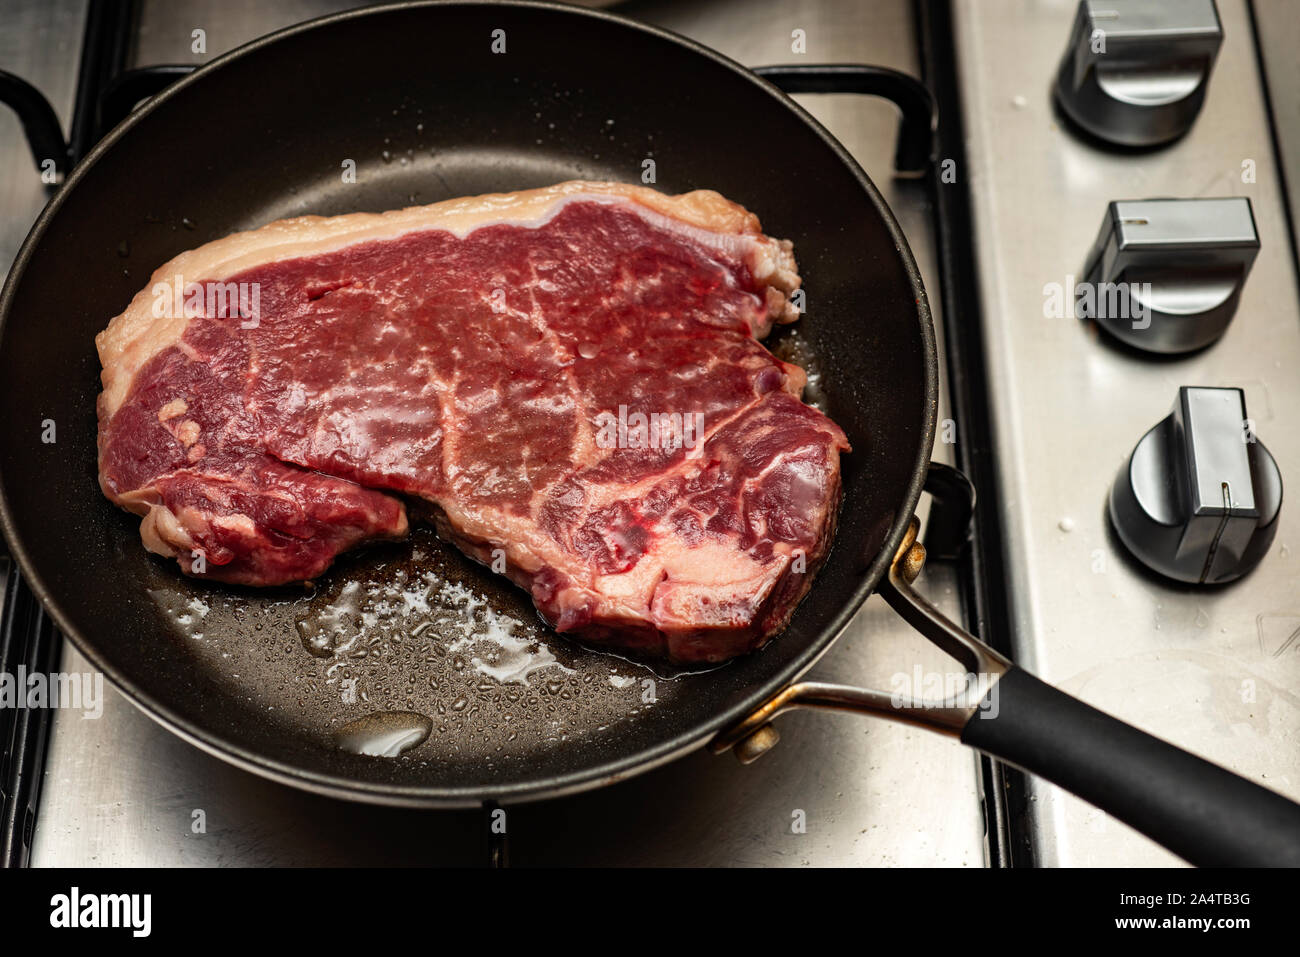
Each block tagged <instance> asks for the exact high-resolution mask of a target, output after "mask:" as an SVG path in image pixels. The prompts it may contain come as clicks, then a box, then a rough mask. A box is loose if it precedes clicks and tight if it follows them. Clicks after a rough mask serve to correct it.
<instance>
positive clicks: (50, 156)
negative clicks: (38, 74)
mask: <svg viewBox="0 0 1300 957" xmlns="http://www.w3.org/2000/svg"><path fill="white" fill-rule="evenodd" d="M0 103H6V104H8V105H9V106H10V107H11V108H12V109H13V111H14V112H15V113H17V114H18V121H19V123H21V124H22V127H23V133H24V134H25V135H26V137H27V145H28V147H29V148H30V149H31V151H32V158H33V159H34V160H35V161H36V169H37V170H38V171H39V172H42V173H44V172H45V169H44V164H45V163H46V162H47V161H50V160H53V161H54V169H55V172H56V174H57V176H58V177H59V179H61V178H62V177H63V176H64V175H66V174H67V172H68V167H69V165H70V162H69V160H70V154H69V152H68V142H67V140H65V139H64V138H63V129H62V127H60V126H59V118H58V116H57V115H56V114H55V112H54V107H52V106H50V101H49V100H47V99H46V98H45V97H44V96H42V95H41V91H40V90H38V89H36V87H34V86H32V85H31V84H30V83H28V82H27V81H26V80H24V79H23V78H22V77H20V76H15V75H14V74H12V73H10V72H8V71H7V70H0Z"/></svg>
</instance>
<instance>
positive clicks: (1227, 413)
mask: <svg viewBox="0 0 1300 957" xmlns="http://www.w3.org/2000/svg"><path fill="white" fill-rule="evenodd" d="M1281 507H1282V475H1281V473H1280V472H1279V471H1278V467H1277V462H1275V461H1274V460H1273V456H1272V455H1270V454H1269V452H1268V450H1267V449H1266V448H1264V446H1263V444H1262V443H1261V442H1260V441H1259V440H1258V439H1256V438H1255V434H1254V429H1253V427H1252V426H1251V422H1250V419H1248V418H1247V417H1246V401H1245V397H1244V396H1243V395H1242V392H1241V390H1240V389H1211V388H1202V387H1194V386H1183V387H1182V388H1181V389H1179V390H1178V401H1177V402H1176V403H1174V409H1173V411H1172V412H1171V413H1170V414H1169V415H1168V416H1166V417H1165V418H1164V419H1163V420H1162V421H1160V422H1159V423H1158V424H1157V425H1156V426H1155V428H1153V429H1152V430H1151V431H1150V432H1148V433H1147V434H1146V435H1144V436H1143V437H1142V441H1140V442H1139V443H1138V444H1137V448H1135V449H1134V450H1133V454H1132V455H1130V456H1129V459H1128V461H1127V462H1125V463H1124V467H1123V468H1122V469H1120V473H1119V476H1118V477H1117V478H1116V479H1115V484H1114V485H1113V486H1111V490H1110V520H1111V523H1112V524H1113V525H1114V527H1115V531H1116V532H1117V533H1118V535H1119V537H1120V539H1121V540H1122V541H1123V542H1124V545H1125V546H1126V547H1127V548H1128V550H1129V551H1131V552H1132V553H1133V554H1134V555H1135V556H1136V557H1137V558H1138V559H1139V560H1140V561H1141V562H1142V563H1143V564H1144V565H1146V566H1148V567H1149V568H1151V569H1153V570H1154V571H1157V572H1159V573H1160V574H1162V575H1165V576H1167V577H1169V578H1174V579H1177V580H1178V581H1183V582H1192V583H1195V584H1204V585H1208V584H1218V583H1221V582H1229V581H1232V580H1234V579H1236V578H1240V577H1241V576H1242V575H1244V574H1246V572H1248V571H1250V570H1251V569H1252V568H1254V567H1255V565H1256V564H1258V563H1259V561H1260V559H1261V558H1263V557H1264V554H1265V553H1266V552H1267V551H1268V548H1269V546H1270V545H1271V544H1272V542H1273V536H1274V535H1275V534H1276V533H1277V517H1278V512H1279V511H1280V510H1281Z"/></svg>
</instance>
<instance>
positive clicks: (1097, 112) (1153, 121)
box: [1055, 0, 1223, 147]
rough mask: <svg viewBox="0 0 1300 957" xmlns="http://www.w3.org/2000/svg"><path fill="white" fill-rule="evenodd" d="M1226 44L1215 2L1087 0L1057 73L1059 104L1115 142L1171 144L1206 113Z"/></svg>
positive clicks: (1077, 120)
mask: <svg viewBox="0 0 1300 957" xmlns="http://www.w3.org/2000/svg"><path fill="white" fill-rule="evenodd" d="M1222 43H1223V28H1222V27H1221V26H1220V25H1219V14H1218V11H1217V10H1216V9H1215V7H1214V0H1162V2H1160V3H1153V2H1151V0H1083V2H1082V3H1080V4H1079V10H1078V13H1077V14H1076V15H1075V18H1074V29H1073V32H1072V33H1071V34H1070V45H1069V47H1067V48H1066V51H1065V56H1064V58H1062V60H1061V66H1060V69H1059V70H1058V71H1057V74H1056V90H1055V92H1056V99H1057V102H1058V103H1059V104H1060V106H1061V109H1062V110H1063V111H1064V112H1065V115H1066V116H1067V117H1069V118H1070V119H1071V120H1072V121H1074V122H1075V123H1076V124H1078V125H1079V126H1080V127H1082V128H1083V130H1085V131H1086V132H1088V133H1091V134H1092V135H1093V136H1096V137H1098V138H1100V139H1102V140H1105V141H1106V142H1108V143H1113V144H1116V145H1118V146H1128V147H1151V146H1158V145H1160V144H1161V143H1167V142H1169V141H1170V140H1173V139H1177V138H1178V137H1179V136H1181V135H1182V134H1183V133H1185V132H1187V130H1188V129H1189V128H1190V127H1191V125H1192V122H1193V121H1194V120H1195V119H1196V114H1197V113H1199V112H1200V110H1201V104H1202V103H1203V102H1204V101H1205V87H1206V84H1208V83H1209V80H1210V70H1211V68H1212V67H1213V66H1214V58H1215V56H1216V55H1217V54H1218V52H1219V46H1220V44H1222Z"/></svg>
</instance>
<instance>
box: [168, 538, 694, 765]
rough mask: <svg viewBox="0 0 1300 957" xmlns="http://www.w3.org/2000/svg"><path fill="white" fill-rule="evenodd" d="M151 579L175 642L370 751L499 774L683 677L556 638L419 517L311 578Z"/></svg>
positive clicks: (282, 716)
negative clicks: (289, 584) (393, 540)
mask: <svg viewBox="0 0 1300 957" xmlns="http://www.w3.org/2000/svg"><path fill="white" fill-rule="evenodd" d="M154 579H155V582H154V586H153V587H152V588H151V590H150V594H151V596H152V597H153V599H154V601H155V603H156V604H157V605H158V606H159V608H160V609H162V611H163V612H164V613H165V614H166V616H167V617H168V619H169V620H170V621H171V623H172V625H173V627H174V628H175V630H176V632H177V635H178V640H182V641H184V642H186V644H187V647H189V648H190V650H191V651H192V653H193V654H194V655H195V656H196V658H197V659H198V661H199V663H200V666H201V667H203V668H205V669H207V670H209V671H210V672H211V673H213V674H215V675H217V676H218V677H219V679H220V681H221V683H222V684H223V686H224V687H226V688H227V689H228V690H229V692H230V693H232V694H235V695H238V696H240V697H243V698H245V699H246V700H248V701H250V703H254V704H256V705H258V706H261V707H264V708H265V709H266V710H267V711H268V713H270V714H272V715H273V716H274V717H275V718H277V719H278V720H280V721H281V722H283V723H285V724H287V725H288V726H289V727H290V729H291V730H292V731H293V733H295V734H297V735H301V736H303V737H304V738H305V739H309V740H311V741H313V742H315V743H316V744H318V745H323V746H326V747H331V748H341V749H343V750H346V751H350V752H353V753H358V754H365V755H370V756H374V757H376V758H380V757H383V758H388V759H397V760H402V761H422V762H428V763H431V764H463V763H466V762H469V761H473V762H475V764H476V766H478V767H484V768H487V769H489V770H490V769H497V770H500V771H503V772H504V770H506V769H507V768H510V767H512V766H513V767H518V766H519V765H520V764H521V763H522V762H525V761H526V760H527V757H528V755H529V754H530V753H535V750H536V749H537V748H538V747H563V746H564V745H565V743H566V742H571V741H573V740H575V739H578V738H585V739H590V738H591V737H592V736H611V737H613V736H617V735H618V734H619V733H620V729H622V728H624V727H626V726H627V724H628V723H629V722H635V721H637V720H638V718H639V717H640V716H643V715H645V714H646V713H647V712H648V711H649V710H650V709H652V708H655V707H656V706H659V705H661V704H663V703H664V702H665V701H667V700H670V699H671V698H672V697H673V696H674V695H676V694H678V693H679V689H680V684H681V683H680V682H677V681H674V680H673V676H672V675H671V674H656V673H655V672H653V671H651V670H650V669H649V668H648V667H645V666H644V665H641V664H638V663H634V662H631V661H627V660H624V659H622V658H617V657H615V656H612V655H608V654H602V653H599V652H595V651H591V650H587V649H583V648H581V647H579V646H577V645H575V644H573V643H572V642H569V641H567V640H566V639H563V638H560V637H557V636H556V635H555V634H554V633H553V632H552V631H551V630H550V629H549V628H548V627H547V626H546V625H545V624H544V623H543V622H541V621H540V619H538V617H537V615H536V613H535V611H534V610H533V608H532V605H531V602H530V601H529V600H528V597H527V595H526V594H525V593H524V592H523V591H522V590H520V589H518V588H516V587H515V586H513V585H510V584H509V583H508V582H506V581H505V580H504V579H503V578H501V577H499V576H496V575H493V574H492V573H491V572H490V571H488V570H487V569H484V568H481V567H480V566H478V565H476V564H474V563H473V562H470V561H469V560H468V559H466V558H464V557H463V556H462V555H460V553H459V552H457V551H456V550H455V549H454V548H452V547H451V546H448V545H446V544H444V543H443V542H441V541H439V540H438V539H437V538H436V536H434V534H433V533H432V531H431V530H427V529H417V530H416V531H415V532H414V533H413V535H412V537H411V538H410V539H409V540H408V541H406V542H403V543H399V544H395V545H386V546H382V547H377V548H374V549H371V550H369V551H368V552H364V553H358V554H354V555H348V556H344V557H343V558H342V559H340V561H339V562H338V563H337V565H336V566H335V567H334V568H333V569H331V571H330V572H329V573H327V574H326V575H325V576H322V578H321V579H319V580H318V581H317V582H315V583H314V584H313V585H310V586H308V587H307V588H305V589H304V588H302V587H298V588H280V589H268V590H253V589H246V588H234V587H230V586H223V585H218V584H210V583H204V582H201V581H194V580H190V579H186V578H183V577H181V576H180V575H179V573H177V572H175V571H173V570H172V569H171V568H169V567H167V566H165V565H163V564H161V563H159V564H157V565H156V566H155V569H154Z"/></svg>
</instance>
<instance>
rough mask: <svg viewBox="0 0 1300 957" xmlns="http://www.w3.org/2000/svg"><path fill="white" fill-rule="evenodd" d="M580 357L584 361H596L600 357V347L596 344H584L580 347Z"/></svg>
mask: <svg viewBox="0 0 1300 957" xmlns="http://www.w3.org/2000/svg"><path fill="white" fill-rule="evenodd" d="M578 355H580V356H582V357H583V358H584V359H594V358H596V356H598V355H600V346H599V345H598V344H597V343H595V342H584V343H583V344H582V345H580V346H578Z"/></svg>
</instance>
